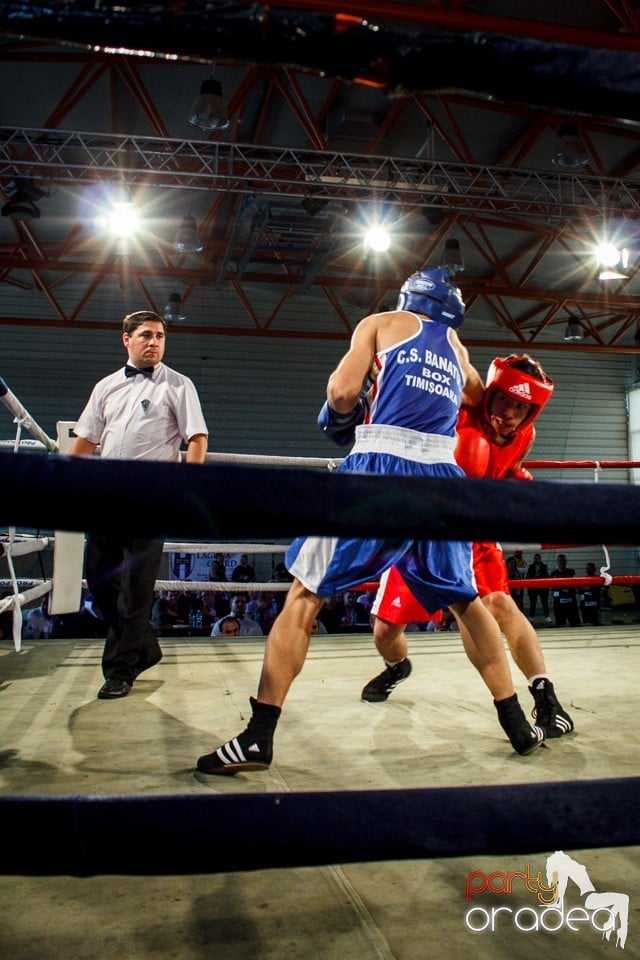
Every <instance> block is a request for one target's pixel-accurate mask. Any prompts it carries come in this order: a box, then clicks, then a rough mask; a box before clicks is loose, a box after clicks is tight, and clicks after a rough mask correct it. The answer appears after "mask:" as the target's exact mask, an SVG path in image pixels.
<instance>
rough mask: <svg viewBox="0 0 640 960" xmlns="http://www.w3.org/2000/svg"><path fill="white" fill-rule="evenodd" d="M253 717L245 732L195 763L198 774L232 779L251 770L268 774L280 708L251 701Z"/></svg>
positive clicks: (251, 699) (252, 699)
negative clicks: (265, 771)
mask: <svg viewBox="0 0 640 960" xmlns="http://www.w3.org/2000/svg"><path fill="white" fill-rule="evenodd" d="M250 703H251V708H252V710H253V716H252V717H251V720H249V723H248V724H247V728H246V730H243V731H242V733H239V734H238V736H237V737H233V739H232V740H227V742H226V743H223V744H222V746H221V747H218V749H217V750H214V751H213V753H207V754H205V756H203V757H200V758H199V759H198V763H197V768H198V770H199V771H200V773H210V774H218V775H222V776H227V777H233V776H234V775H235V774H236V773H241V772H242V771H250V770H268V769H269V767H270V766H271V761H272V759H273V735H274V733H275V729H276V724H277V723H278V718H279V717H280V707H274V706H272V705H271V704H269V703H260V702H259V701H258V700H255V699H254V698H253V697H251V698H250Z"/></svg>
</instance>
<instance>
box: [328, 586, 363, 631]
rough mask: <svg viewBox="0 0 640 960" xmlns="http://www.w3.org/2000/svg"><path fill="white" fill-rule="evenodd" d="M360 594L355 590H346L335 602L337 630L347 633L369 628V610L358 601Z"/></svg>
mask: <svg viewBox="0 0 640 960" xmlns="http://www.w3.org/2000/svg"><path fill="white" fill-rule="evenodd" d="M359 598H360V594H359V593H358V592H357V591H356V590H346V591H345V592H344V593H343V595H342V600H340V601H338V603H337V605H336V606H337V610H336V615H337V617H338V625H337V632H338V633H348V632H350V631H353V630H357V631H358V632H359V633H362V630H363V628H364V629H365V630H370V629H371V620H370V617H369V611H368V610H367V608H366V607H365V605H364V604H362V603H360V600H359Z"/></svg>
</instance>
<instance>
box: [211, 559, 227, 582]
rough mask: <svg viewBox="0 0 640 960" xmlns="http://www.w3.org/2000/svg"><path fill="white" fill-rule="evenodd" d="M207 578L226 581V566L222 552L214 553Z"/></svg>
mask: <svg viewBox="0 0 640 960" xmlns="http://www.w3.org/2000/svg"><path fill="white" fill-rule="evenodd" d="M209 580H217V581H219V582H221V583H226V581H227V568H226V567H225V564H224V553H215V554H214V555H213V560H212V562H211V568H210V570H209Z"/></svg>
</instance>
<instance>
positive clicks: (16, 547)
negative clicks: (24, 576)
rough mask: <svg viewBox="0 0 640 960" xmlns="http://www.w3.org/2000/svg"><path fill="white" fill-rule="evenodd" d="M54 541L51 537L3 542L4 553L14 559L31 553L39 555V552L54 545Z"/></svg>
mask: <svg viewBox="0 0 640 960" xmlns="http://www.w3.org/2000/svg"><path fill="white" fill-rule="evenodd" d="M52 542H53V540H52V538H50V537H26V536H25V538H24V539H21V540H15V539H14V540H11V539H9V540H6V541H4V542H2V544H1V546H2V552H3V553H4V555H5V556H8V555H9V553H10V554H11V556H12V557H23V556H25V555H26V554H29V553H37V552H38V551H39V550H44V548H45V547H48V546H50V545H51V544H52Z"/></svg>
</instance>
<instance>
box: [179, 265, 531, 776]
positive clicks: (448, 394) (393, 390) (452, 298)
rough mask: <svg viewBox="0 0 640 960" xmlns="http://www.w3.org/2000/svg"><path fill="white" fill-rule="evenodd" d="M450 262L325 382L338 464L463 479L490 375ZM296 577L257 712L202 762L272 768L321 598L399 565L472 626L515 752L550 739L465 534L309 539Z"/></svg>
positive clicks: (404, 294)
mask: <svg viewBox="0 0 640 960" xmlns="http://www.w3.org/2000/svg"><path fill="white" fill-rule="evenodd" d="M452 281H453V275H452V274H451V272H450V271H449V270H448V268H446V267H439V268H436V269H432V270H423V271H421V272H419V273H417V274H413V275H412V276H411V277H409V279H408V280H407V281H406V282H405V283H404V285H403V287H402V289H401V291H400V296H399V299H398V305H397V308H396V309H395V310H391V311H388V312H385V313H376V314H371V315H370V316H368V317H365V318H364V319H363V320H361V321H360V323H359V324H358V325H357V327H356V329H355V330H354V333H353V337H352V339H351V345H350V348H349V350H348V351H347V353H346V354H345V355H344V356H343V358H342V359H341V361H340V362H339V364H338V366H337V367H336V369H335V370H334V372H333V373H332V374H331V376H330V377H329V381H328V384H327V400H326V403H325V404H324V406H323V408H322V410H321V411H320V415H319V418H318V425H319V426H320V428H321V430H322V431H323V432H324V433H325V434H326V435H327V436H328V437H330V438H331V439H333V440H334V441H335V442H336V443H338V444H340V445H341V446H347V445H349V444H351V443H353V441H354V437H355V443H354V445H353V448H352V450H351V452H350V453H349V454H348V456H346V457H345V459H344V460H343V461H342V463H341V465H340V470H342V471H349V472H351V473H353V472H356V473H376V474H384V475H388V476H398V475H401V476H402V475H404V476H426V477H463V476H464V473H463V471H462V470H461V468H460V467H458V465H457V464H456V462H455V459H454V455H453V454H454V448H455V443H456V439H455V429H456V423H457V420H458V412H459V409H460V406H461V403H462V402H463V400H464V402H465V403H469V404H470V405H472V406H473V405H476V404H478V403H480V401H481V399H482V396H483V383H482V379H481V377H480V375H479V373H478V372H477V370H476V369H475V368H474V367H473V366H472V365H471V363H470V361H469V354H468V351H467V349H466V348H465V347H464V346H463V344H462V343H461V341H460V339H459V338H458V335H457V333H456V328H457V327H459V326H460V324H461V323H462V320H463V317H464V302H463V300H462V297H461V294H460V291H459V290H458V288H457V287H455V286H454V285H453V282H452ZM286 564H287V568H288V570H289V572H290V573H291V574H292V575H293V577H294V580H293V582H292V584H291V588H290V590H289V592H288V594H287V599H286V601H285V604H284V607H283V609H282V611H281V613H280V614H279V616H278V617H277V619H276V620H275V622H274V624H273V626H272V628H271V631H270V633H269V637H268V639H267V643H266V647H265V654H264V661H263V666H262V674H261V677H260V683H259V686H258V694H257V697H256V698H253V697H252V698H251V700H250V702H251V707H252V717H251V720H250V721H249V724H248V726H247V728H246V729H245V730H244V731H243V732H242V733H240V734H239V735H238V736H237V737H235V738H233V739H232V740H229V741H228V742H227V743H225V744H222V746H220V747H218V748H217V749H216V750H214V751H213V752H212V753H210V754H207V755H205V756H202V757H200V759H199V760H198V764H197V766H198V770H200V771H201V772H203V773H210V774H227V775H229V774H235V773H238V772H239V771H242V770H265V769H267V768H268V767H269V765H270V764H271V761H272V758H273V737H274V733H275V729H276V725H277V723H278V719H279V717H280V712H281V707H282V704H283V703H284V700H285V698H286V696H287V693H288V691H289V688H290V686H291V684H292V682H293V680H294V679H295V677H296V676H297V675H298V673H299V672H300V670H301V669H302V666H303V664H304V661H305V659H306V655H307V650H308V646H309V635H310V631H311V624H312V623H313V620H314V618H315V617H316V616H317V615H318V613H319V611H320V610H321V609H322V606H323V604H324V602H325V600H326V599H327V598H328V597H330V596H332V595H334V594H336V593H340V592H342V591H344V590H347V589H349V588H350V587H353V586H355V585H357V584H359V583H363V582H364V581H366V580H371V579H375V578H377V577H379V576H380V575H381V574H382V573H383V572H384V571H385V570H387V569H388V568H389V567H390V566H392V565H395V566H396V567H397V568H398V570H399V571H400V572H401V574H402V576H403V578H404V580H405V581H406V582H407V584H408V585H409V587H410V589H411V591H412V593H413V594H414V595H415V596H416V597H417V598H418V600H419V601H420V603H421V604H422V605H423V606H424V607H425V608H426V609H427V610H428V611H430V612H435V611H437V610H439V609H441V608H443V607H448V608H450V609H451V611H452V612H453V614H454V616H455V617H456V619H458V620H459V621H460V622H461V623H462V624H463V625H464V626H465V627H466V628H467V635H468V636H469V638H470V639H469V640H468V642H467V644H466V650H467V654H468V656H469V657H470V659H471V662H472V663H473V664H474V666H475V667H476V668H477V670H478V671H479V672H480V675H481V676H482V678H483V680H484V681H485V683H486V685H487V686H488V688H489V690H490V691H491V693H492V695H493V698H494V700H495V701H496V705H497V707H498V718H499V720H500V723H501V725H502V727H503V729H504V730H505V732H506V733H507V735H508V737H509V739H510V741H511V744H512V746H513V747H514V749H515V750H516V751H517V752H518V753H521V754H526V753H529V752H530V751H531V750H533V749H534V748H535V747H537V746H538V745H539V743H540V742H541V741H542V739H543V733H542V731H541V730H540V729H538V728H536V727H532V726H531V725H530V724H529V722H528V721H527V719H526V718H525V716H524V713H523V711H522V708H521V707H520V705H519V703H518V700H517V696H516V694H515V693H514V688H513V681H512V677H511V671H510V669H509V664H508V661H507V657H506V653H505V650H504V645H503V642H502V636H501V633H500V630H499V628H498V626H497V624H496V622H495V620H494V619H493V617H492V616H491V614H490V613H489V612H488V611H487V610H486V608H485V607H484V605H483V604H482V602H481V601H480V599H479V597H478V591H477V589H476V584H475V580H474V577H473V572H472V563H471V544H470V543H468V542H449V541H419V540H407V541H404V542H402V543H401V544H398V543H397V542H396V541H389V540H386V539H381V538H373V537H372V538H367V539H355V538H343V537H316V536H312V537H302V538H298V539H297V540H295V541H294V542H293V543H292V545H291V546H290V548H289V550H288V551H287V555H286Z"/></svg>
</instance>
